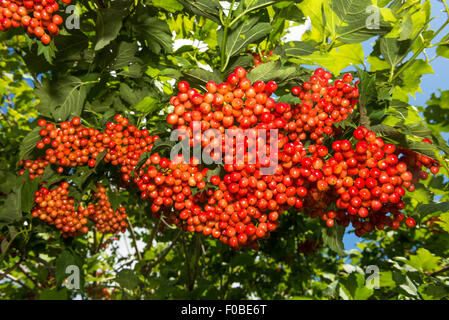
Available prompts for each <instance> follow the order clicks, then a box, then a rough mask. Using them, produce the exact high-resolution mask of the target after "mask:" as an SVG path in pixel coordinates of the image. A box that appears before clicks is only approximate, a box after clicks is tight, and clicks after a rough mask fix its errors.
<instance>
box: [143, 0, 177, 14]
mask: <svg viewBox="0 0 449 320" xmlns="http://www.w3.org/2000/svg"><path fill="white" fill-rule="evenodd" d="M151 2H152V3H153V6H155V7H158V8H162V9H165V10H167V11H170V12H176V11H181V10H182V8H183V6H182V5H181V4H180V3H179V2H178V1H176V0H151Z"/></svg>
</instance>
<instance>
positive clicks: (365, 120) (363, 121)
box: [359, 100, 371, 129]
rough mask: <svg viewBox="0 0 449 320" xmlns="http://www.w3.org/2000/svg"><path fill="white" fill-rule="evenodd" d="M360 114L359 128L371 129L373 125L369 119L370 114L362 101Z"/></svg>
mask: <svg viewBox="0 0 449 320" xmlns="http://www.w3.org/2000/svg"><path fill="white" fill-rule="evenodd" d="M359 112H360V121H359V127H360V126H363V127H365V128H368V129H369V128H370V125H371V123H370V120H369V117H368V112H367V111H366V107H365V105H364V104H363V103H362V102H361V101H360V100H359Z"/></svg>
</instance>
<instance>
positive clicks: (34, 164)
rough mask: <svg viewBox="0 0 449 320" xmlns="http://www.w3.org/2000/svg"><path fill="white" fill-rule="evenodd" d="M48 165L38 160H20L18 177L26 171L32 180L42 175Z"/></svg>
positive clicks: (45, 161) (43, 160)
mask: <svg viewBox="0 0 449 320" xmlns="http://www.w3.org/2000/svg"><path fill="white" fill-rule="evenodd" d="M49 164H50V162H49V161H48V160H45V159H42V158H38V159H36V160H30V159H28V160H21V161H19V167H22V168H23V169H20V171H19V175H23V174H24V173H25V171H26V170H28V172H29V174H30V179H31V180H33V179H35V178H37V177H39V176H41V175H43V174H44V171H45V168H46V167H47V166H48V165H49Z"/></svg>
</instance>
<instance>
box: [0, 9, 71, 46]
mask: <svg viewBox="0 0 449 320" xmlns="http://www.w3.org/2000/svg"><path fill="white" fill-rule="evenodd" d="M61 1H62V2H63V3H66V4H69V3H70V2H71V0H61ZM58 10H59V4H58V2H57V0H0V31H8V29H9V28H11V27H12V28H19V27H22V28H24V29H25V30H26V32H27V34H28V35H29V36H30V37H36V38H38V39H39V40H40V41H42V43H43V44H45V45H47V44H49V43H50V42H51V37H54V36H57V35H58V34H59V26H60V25H61V24H62V23H63V19H62V17H61V16H60V15H57V14H55V12H57V11H58Z"/></svg>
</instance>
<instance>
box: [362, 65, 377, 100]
mask: <svg viewBox="0 0 449 320" xmlns="http://www.w3.org/2000/svg"><path fill="white" fill-rule="evenodd" d="M358 75H359V79H360V84H359V86H358V87H359V91H360V103H361V104H362V105H363V106H365V107H369V106H370V105H371V104H372V103H373V102H375V101H376V100H377V90H376V75H370V74H369V73H368V72H366V71H363V70H361V69H358Z"/></svg>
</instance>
